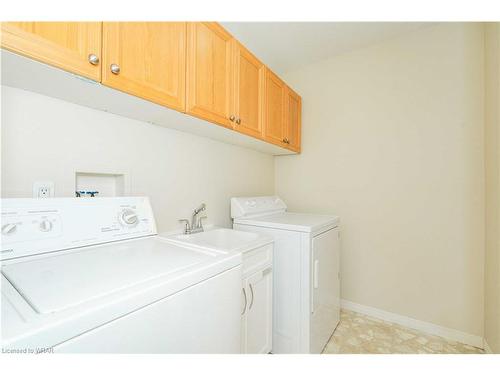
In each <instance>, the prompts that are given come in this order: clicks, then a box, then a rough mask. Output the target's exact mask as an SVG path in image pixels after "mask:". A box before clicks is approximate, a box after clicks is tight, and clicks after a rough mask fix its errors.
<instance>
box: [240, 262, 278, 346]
mask: <svg viewBox="0 0 500 375" xmlns="http://www.w3.org/2000/svg"><path fill="white" fill-rule="evenodd" d="M247 285H248V287H247V288H246V290H247V298H248V307H247V312H246V353H269V352H270V351H271V349H272V330H273V328H272V306H273V295H272V294H273V279H272V270H271V268H270V267H269V268H267V269H265V270H264V271H259V272H257V273H255V274H254V275H252V276H250V277H248V279H247ZM248 294H249V295H248Z"/></svg>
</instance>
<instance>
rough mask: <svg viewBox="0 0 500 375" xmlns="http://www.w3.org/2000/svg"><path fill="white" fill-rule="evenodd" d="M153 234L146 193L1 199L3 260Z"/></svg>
mask: <svg viewBox="0 0 500 375" xmlns="http://www.w3.org/2000/svg"><path fill="white" fill-rule="evenodd" d="M154 234H156V224H155V220H154V216H153V210H152V209H151V205H150V203H149V199H148V198H146V197H119V198H91V199H90V198H89V199H85V198H46V199H31V198H26V199H23V198H20V199H17V198H15V199H2V216H1V238H2V246H1V252H0V254H1V259H2V260H6V259H13V258H18V257H23V256H28V255H36V254H41V253H46V252H51V251H57V250H65V249H71V248H75V247H82V246H88V245H97V244H101V243H106V242H112V241H117V240H123V239H132V238H137V237H144V236H150V235H154Z"/></svg>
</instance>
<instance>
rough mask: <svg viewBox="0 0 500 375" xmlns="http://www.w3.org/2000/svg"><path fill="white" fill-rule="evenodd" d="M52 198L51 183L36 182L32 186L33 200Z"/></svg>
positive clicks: (52, 189)
mask: <svg viewBox="0 0 500 375" xmlns="http://www.w3.org/2000/svg"><path fill="white" fill-rule="evenodd" d="M53 196H54V183H53V182H52V181H36V182H35V183H34V184H33V198H51V197H53Z"/></svg>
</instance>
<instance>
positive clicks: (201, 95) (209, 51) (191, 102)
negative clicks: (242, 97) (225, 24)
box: [186, 22, 233, 128]
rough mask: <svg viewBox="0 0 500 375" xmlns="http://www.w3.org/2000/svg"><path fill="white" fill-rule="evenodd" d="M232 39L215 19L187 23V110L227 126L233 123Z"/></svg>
mask: <svg viewBox="0 0 500 375" xmlns="http://www.w3.org/2000/svg"><path fill="white" fill-rule="evenodd" d="M231 40H232V36H231V35H230V34H229V33H228V32H226V31H225V30H224V29H223V28H222V27H221V26H220V25H219V24H217V23H215V22H191V23H188V47H187V61H188V65H187V74H186V81H187V90H188V91H187V106H186V112H187V113H189V114H191V115H194V116H198V117H201V118H203V119H205V120H208V121H212V122H215V123H217V124H219V125H223V126H226V127H228V128H232V127H233V122H231V121H230V120H229V117H230V105H231V101H230V95H231V73H232V58H231Z"/></svg>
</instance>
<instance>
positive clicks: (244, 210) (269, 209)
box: [231, 196, 286, 219]
mask: <svg viewBox="0 0 500 375" xmlns="http://www.w3.org/2000/svg"><path fill="white" fill-rule="evenodd" d="M285 211H286V204H285V202H283V201H282V200H281V199H280V198H279V197H277V196H268V197H237V198H231V217H232V218H233V219H236V218H241V217H253V216H261V215H267V214H273V213H278V212H285Z"/></svg>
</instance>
